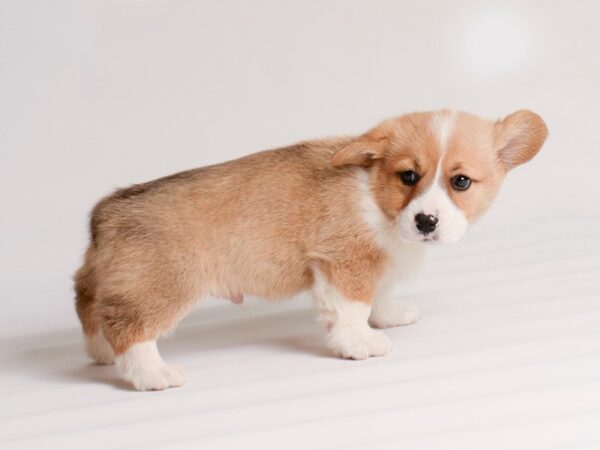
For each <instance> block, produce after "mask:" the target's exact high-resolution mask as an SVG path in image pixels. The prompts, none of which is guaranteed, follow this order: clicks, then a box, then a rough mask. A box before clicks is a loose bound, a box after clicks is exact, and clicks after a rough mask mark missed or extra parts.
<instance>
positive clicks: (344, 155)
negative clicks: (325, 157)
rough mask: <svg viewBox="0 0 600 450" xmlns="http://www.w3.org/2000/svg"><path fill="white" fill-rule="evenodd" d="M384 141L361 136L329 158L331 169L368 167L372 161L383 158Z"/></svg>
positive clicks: (367, 135) (369, 136) (366, 135)
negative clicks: (350, 166) (347, 166)
mask: <svg viewBox="0 0 600 450" xmlns="http://www.w3.org/2000/svg"><path fill="white" fill-rule="evenodd" d="M386 141H387V140H386V139H384V138H377V137H375V136H371V135H369V134H368V133H367V134H365V135H362V136H360V137H358V138H356V139H355V140H353V141H352V142H350V143H349V144H348V145H346V146H345V147H342V148H341V149H339V150H338V151H336V152H335V153H334V154H333V157H332V158H331V164H332V165H333V167H339V166H346V165H354V166H365V167H367V166H370V165H371V163H372V162H373V161H374V160H376V159H381V158H382V157H383V152H384V150H385V144H386Z"/></svg>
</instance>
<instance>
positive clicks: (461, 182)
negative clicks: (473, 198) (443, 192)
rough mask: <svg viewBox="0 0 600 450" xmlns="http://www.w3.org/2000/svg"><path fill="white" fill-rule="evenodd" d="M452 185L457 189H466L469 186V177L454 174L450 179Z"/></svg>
mask: <svg viewBox="0 0 600 450" xmlns="http://www.w3.org/2000/svg"><path fill="white" fill-rule="evenodd" d="M450 182H451V183H452V187H453V188H454V189H455V190H457V191H466V190H467V189H469V187H471V179H470V178H469V177H467V176H466V175H455V176H453V177H452V179H451V180H450Z"/></svg>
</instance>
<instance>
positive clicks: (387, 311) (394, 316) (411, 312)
mask: <svg viewBox="0 0 600 450" xmlns="http://www.w3.org/2000/svg"><path fill="white" fill-rule="evenodd" d="M420 318H421V313H420V312H419V310H418V309H417V307H416V306H415V305H412V304H410V303H402V302H397V303H391V302H390V303H386V304H385V306H382V307H377V306H376V307H375V308H374V309H373V312H372V313H371V317H369V324H371V326H373V327H375V328H391V327H398V326H401V325H410V324H412V323H415V322H416V321H417V320H419V319H420Z"/></svg>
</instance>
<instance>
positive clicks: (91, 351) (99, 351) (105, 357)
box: [85, 331, 115, 365]
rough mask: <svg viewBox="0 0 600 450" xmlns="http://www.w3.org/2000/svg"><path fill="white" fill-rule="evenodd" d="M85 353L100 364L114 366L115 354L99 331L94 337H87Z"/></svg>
mask: <svg viewBox="0 0 600 450" xmlns="http://www.w3.org/2000/svg"><path fill="white" fill-rule="evenodd" d="M85 351H86V352H87V354H88V355H89V356H90V358H92V359H94V360H95V361H96V362H97V363H98V364H107V365H110V364H114V363H115V352H114V351H113V349H112V347H111V346H110V344H109V343H108V341H107V340H106V338H105V337H104V334H102V331H98V332H97V333H96V334H94V335H93V336H86V337H85Z"/></svg>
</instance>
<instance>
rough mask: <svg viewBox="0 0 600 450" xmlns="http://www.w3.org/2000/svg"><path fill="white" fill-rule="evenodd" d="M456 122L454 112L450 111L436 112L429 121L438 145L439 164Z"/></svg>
mask: <svg viewBox="0 0 600 450" xmlns="http://www.w3.org/2000/svg"><path fill="white" fill-rule="evenodd" d="M455 122H456V112H455V111H452V110H444V111H440V112H437V113H435V114H434V115H433V117H432V119H431V126H432V128H433V133H434V134H435V136H436V138H437V141H438V145H439V146H440V162H441V161H442V159H443V157H444V154H445V153H446V149H447V147H448V141H449V140H450V137H451V136H452V131H453V130H454V124H455Z"/></svg>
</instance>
